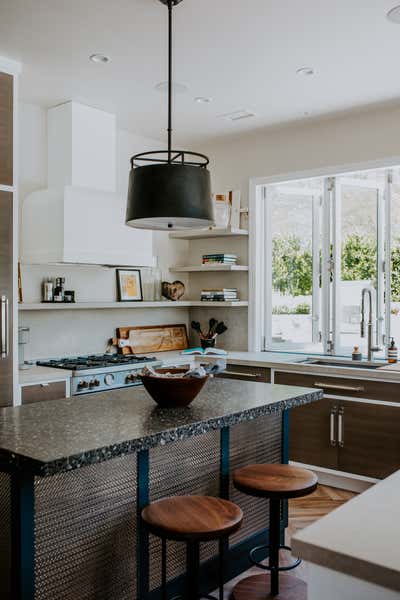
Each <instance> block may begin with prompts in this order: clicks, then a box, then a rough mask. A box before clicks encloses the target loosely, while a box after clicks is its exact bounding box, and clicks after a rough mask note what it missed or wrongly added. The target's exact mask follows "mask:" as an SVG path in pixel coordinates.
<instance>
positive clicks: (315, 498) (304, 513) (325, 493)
mask: <svg viewBox="0 0 400 600" xmlns="http://www.w3.org/2000/svg"><path fill="white" fill-rule="evenodd" d="M355 495H356V494H355V493H353V492H348V491H345V490H339V489H336V488H331V487H327V486H323V485H320V486H319V487H318V489H317V490H316V491H315V492H314V493H313V494H311V495H310V496H306V497H305V498H296V499H295V500H291V501H290V502H289V527H288V529H287V536H286V544H288V545H290V538H291V536H292V535H294V533H295V532H296V531H298V530H299V529H303V527H306V526H307V525H310V524H311V523H313V522H314V521H317V520H318V519H320V518H321V517H323V516H324V515H327V514H328V513H330V512H331V511H332V510H335V508H338V507H339V506H341V505H342V504H344V503H345V502H347V501H348V500H350V499H351V498H353V497H354V496H355ZM291 560H292V558H291V557H290V555H288V553H284V552H282V556H281V564H282V565H283V564H288V563H290V561H291ZM262 572H263V571H261V570H260V569H257V568H256V567H254V568H252V569H250V570H249V571H247V572H246V573H244V574H243V575H240V577H237V578H236V579H234V580H232V581H231V582H229V583H227V584H226V586H225V596H224V598H226V600H228V599H229V598H230V595H231V590H232V588H233V587H234V585H235V584H236V583H237V582H238V581H239V580H240V579H242V578H243V577H247V576H248V575H249V574H259V573H262ZM296 576H297V577H300V578H301V579H304V581H307V563H302V564H301V565H300V566H299V567H298V568H297V569H296Z"/></svg>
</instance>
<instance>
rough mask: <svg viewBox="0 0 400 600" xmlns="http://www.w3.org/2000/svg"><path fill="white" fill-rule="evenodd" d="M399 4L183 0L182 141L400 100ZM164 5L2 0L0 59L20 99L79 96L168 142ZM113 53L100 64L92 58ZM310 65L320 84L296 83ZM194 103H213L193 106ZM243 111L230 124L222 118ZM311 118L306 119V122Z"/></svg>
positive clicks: (178, 55) (178, 24) (178, 114)
mask: <svg viewBox="0 0 400 600" xmlns="http://www.w3.org/2000/svg"><path fill="white" fill-rule="evenodd" d="M396 3H399V4H400V0H397V2H396V0H333V1H332V0H302V1H301V0H244V1H243V0H184V1H183V2H182V3H181V4H180V5H178V6H177V7H176V8H175V11H174V15H175V44H174V46H175V80H176V81H179V82H181V83H184V84H186V85H187V86H188V87H189V91H188V92H187V93H186V94H184V95H178V96H176V103H175V110H174V113H175V120H174V129H175V131H176V134H175V135H176V141H177V142H178V144H182V143H188V142H189V141H190V142H196V141H197V142H202V141H204V140H206V139H207V138H210V137H216V136H220V135H225V134H229V133H231V132H237V131H245V130H248V129H254V128H259V127H265V126H268V125H276V124H279V123H284V122H288V121H292V120H298V119H303V118H310V117H313V116H321V115H325V114H330V113H334V112H337V111H343V110H350V109H353V108H354V107H358V106H362V105H368V104H372V103H380V102H387V101H391V102H392V101H396V100H397V99H399V100H400V79H399V77H398V60H399V56H400V25H397V26H396V25H394V24H392V23H390V22H388V21H387V20H386V18H385V15H386V12H387V10H388V9H389V8H391V7H393V6H394V5H396ZM166 18H167V9H166V8H165V7H164V6H163V5H161V4H160V2H159V1H158V0H111V1H110V0H69V1H67V0H0V55H3V56H7V57H8V58H13V59H16V60H19V61H21V62H22V63H23V69H24V70H23V74H22V78H21V96H22V99H23V100H25V101H31V102H35V103H40V104H42V105H44V106H51V105H54V104H57V103H59V102H62V101H65V100H68V99H75V100H78V101H81V102H84V103H86V104H90V105H93V106H96V107H99V108H103V109H105V110H109V111H111V112H115V113H116V114H117V116H118V121H119V126H120V127H123V128H127V129H130V130H131V131H134V132H136V133H140V134H143V135H147V136H151V137H155V138H159V139H160V138H163V136H164V135H165V127H166V106H165V104H166V96H165V95H163V94H162V93H160V92H159V91H156V90H155V89H154V85H155V84H156V83H158V82H160V81H163V80H165V79H166V68H167V59H166V40H167V37H166V35H167V31H166ZM95 52H102V53H105V54H108V55H110V56H111V58H112V62H110V63H109V64H107V65H99V64H93V63H91V62H90V61H89V60H88V56H89V55H90V54H92V53H95ZM303 66H312V67H313V68H314V69H315V76H313V77H299V76H298V75H296V70H297V69H298V68H300V67H303ZM195 96H212V97H213V99H214V101H213V102H212V103H211V104H197V103H195V102H194V101H193V98H194V97H195ZM239 109H248V110H250V111H254V112H255V113H256V117H254V118H252V119H248V120H245V121H239V122H236V123H232V122H229V121H226V120H224V119H221V118H219V115H223V114H225V113H229V112H234V111H236V110H239ZM304 113H309V117H305V116H304Z"/></svg>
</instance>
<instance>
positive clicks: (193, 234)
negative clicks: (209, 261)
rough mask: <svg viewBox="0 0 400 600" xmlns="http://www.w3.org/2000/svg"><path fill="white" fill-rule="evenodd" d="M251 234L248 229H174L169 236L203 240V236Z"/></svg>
mask: <svg viewBox="0 0 400 600" xmlns="http://www.w3.org/2000/svg"><path fill="white" fill-rule="evenodd" d="M246 235H249V232H248V231H247V229H218V228H215V229H189V230H186V231H174V232H173V233H170V234H169V237H170V238H172V239H175V240H176V239H177V240H201V239H203V238H217V237H229V236H246Z"/></svg>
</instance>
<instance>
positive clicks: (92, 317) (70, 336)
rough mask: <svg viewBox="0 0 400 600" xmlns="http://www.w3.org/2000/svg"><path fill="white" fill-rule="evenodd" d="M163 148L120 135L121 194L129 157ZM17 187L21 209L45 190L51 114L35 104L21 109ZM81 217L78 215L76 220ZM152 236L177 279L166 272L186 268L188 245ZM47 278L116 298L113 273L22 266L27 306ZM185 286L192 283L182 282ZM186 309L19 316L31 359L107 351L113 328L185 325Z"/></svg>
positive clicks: (95, 296) (88, 296)
mask: <svg viewBox="0 0 400 600" xmlns="http://www.w3.org/2000/svg"><path fill="white" fill-rule="evenodd" d="M160 147H162V143H160V142H159V141H158V140H152V139H149V138H144V137H142V136H136V135H133V134H131V133H129V132H127V131H118V132H117V190H118V191H119V192H121V193H123V194H125V193H126V192H127V185H128V175H129V169H130V164H129V158H130V157H131V156H132V155H133V154H135V153H138V152H140V151H146V150H152V149H157V148H160ZM18 151H19V164H20V168H19V186H20V204H21V205H22V202H23V201H24V198H25V197H26V196H27V195H28V194H29V193H30V192H32V191H35V190H38V189H43V188H46V187H47V115H46V110H45V109H43V108H41V107H39V106H36V105H33V104H26V103H21V104H20V128H19V148H18ZM77 218H79V215H77ZM152 235H153V253H154V255H155V256H157V257H158V258H159V266H160V268H161V271H162V275H163V277H164V278H165V279H167V280H171V279H173V278H175V275H174V274H172V275H171V274H170V273H169V271H168V267H169V266H171V265H173V264H184V263H185V260H187V258H186V257H187V252H188V242H185V241H178V240H176V241H175V240H174V241H173V242H171V240H169V238H168V233H164V232H156V233H154V234H152ZM46 276H52V277H55V276H65V277H66V289H74V290H76V295H77V300H81V301H90V300H97V301H101V300H104V301H112V300H115V299H116V284H115V269H108V268H105V267H94V266H87V267H85V266H78V265H72V266H67V265H60V266H51V267H50V266H49V267H46V266H38V265H22V285H23V292H24V301H25V302H38V301H39V300H40V297H41V282H42V280H43V278H44V277H46ZM180 279H182V280H183V281H184V282H185V283H186V284H187V283H188V278H187V277H186V276H183V277H180ZM187 320H188V311H187V310H184V309H166V310H158V309H157V310H155V309H147V310H146V309H140V310H139V309H133V310H129V309H127V310H121V309H119V310H116V311H113V310H101V311H93V312H92V311H88V310H85V311H62V312H60V313H59V312H57V314H55V311H53V312H47V311H40V312H36V313H35V312H33V311H30V312H25V311H23V312H21V313H20V325H26V326H30V327H31V340H32V341H31V344H30V346H29V348H28V349H27V358H40V357H51V356H61V355H64V354H65V355H68V354H69V355H73V354H77V353H80V354H84V353H87V352H103V351H104V349H105V347H106V341H107V339H108V338H110V337H112V336H113V335H115V328H116V327H118V326H124V325H125V326H128V325H147V324H163V323H165V324H166V323H187Z"/></svg>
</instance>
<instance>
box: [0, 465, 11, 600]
mask: <svg viewBox="0 0 400 600" xmlns="http://www.w3.org/2000/svg"><path fill="white" fill-rule="evenodd" d="M10 575H11V478H10V476H9V475H7V474H6V473H0V598H1V599H2V600H12V598H11V577H10Z"/></svg>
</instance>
